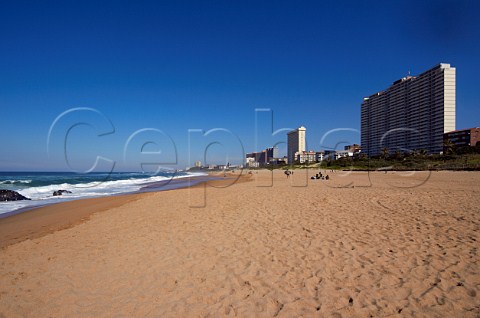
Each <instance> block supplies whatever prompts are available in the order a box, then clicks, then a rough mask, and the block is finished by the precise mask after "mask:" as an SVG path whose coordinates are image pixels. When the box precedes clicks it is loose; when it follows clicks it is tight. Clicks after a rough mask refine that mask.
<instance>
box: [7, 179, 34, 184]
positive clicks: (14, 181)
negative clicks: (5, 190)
mask: <svg viewBox="0 0 480 318" xmlns="http://www.w3.org/2000/svg"><path fill="white" fill-rule="evenodd" d="M18 183H22V184H28V183H32V180H3V181H0V184H18Z"/></svg>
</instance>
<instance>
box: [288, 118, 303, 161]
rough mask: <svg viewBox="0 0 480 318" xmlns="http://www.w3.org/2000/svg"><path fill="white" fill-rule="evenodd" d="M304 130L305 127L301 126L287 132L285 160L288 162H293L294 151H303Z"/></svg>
mask: <svg viewBox="0 0 480 318" xmlns="http://www.w3.org/2000/svg"><path fill="white" fill-rule="evenodd" d="M306 131H307V129H306V128H305V127H303V126H301V127H299V128H297V129H295V130H292V131H291V132H289V133H288V134H287V160H288V163H289V164H292V163H294V161H295V153H297V152H298V153H302V152H304V151H305V149H306V141H305V138H306Z"/></svg>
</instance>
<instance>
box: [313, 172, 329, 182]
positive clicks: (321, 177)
mask: <svg viewBox="0 0 480 318" xmlns="http://www.w3.org/2000/svg"><path fill="white" fill-rule="evenodd" d="M310 179H312V180H315V179H321V180H330V177H329V176H328V174H327V175H326V176H324V175H323V174H322V172H321V171H320V172H319V173H317V174H316V175H314V176H311V177H310Z"/></svg>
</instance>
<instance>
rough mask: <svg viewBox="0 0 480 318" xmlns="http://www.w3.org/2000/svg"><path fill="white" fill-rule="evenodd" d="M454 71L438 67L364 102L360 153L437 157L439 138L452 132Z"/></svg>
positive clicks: (398, 83) (439, 150) (446, 66)
mask: <svg viewBox="0 0 480 318" xmlns="http://www.w3.org/2000/svg"><path fill="white" fill-rule="evenodd" d="M455 71H456V70H455V68H454V67H451V66H450V64H444V63H442V64H439V65H437V66H435V67H434V68H432V69H430V70H427V71H425V72H423V73H421V74H420V75H418V76H407V77H404V78H402V79H399V80H398V81H396V82H394V83H393V84H392V85H391V86H390V87H389V88H387V89H386V90H384V91H381V92H378V93H376V94H373V95H371V96H369V97H366V98H364V100H363V103H362V109H361V117H362V121H361V127H362V128H361V131H362V133H361V140H362V142H361V143H362V145H361V146H362V153H366V154H367V155H368V156H375V155H379V154H380V153H381V151H382V149H383V148H388V149H389V151H390V152H391V153H392V152H395V151H397V150H399V151H402V152H406V151H413V150H420V149H424V150H427V151H428V152H429V153H440V152H441V151H442V150H443V134H444V133H446V132H449V131H452V130H455Z"/></svg>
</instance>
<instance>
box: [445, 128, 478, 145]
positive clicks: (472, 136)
mask: <svg viewBox="0 0 480 318" xmlns="http://www.w3.org/2000/svg"><path fill="white" fill-rule="evenodd" d="M447 140H449V141H450V142H451V143H452V144H453V145H454V146H455V147H465V146H472V147H475V146H476V145H477V144H480V128H479V127H475V128H468V129H462V130H454V131H450V132H447V133H445V134H443V141H444V145H445V143H446V142H447Z"/></svg>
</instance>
